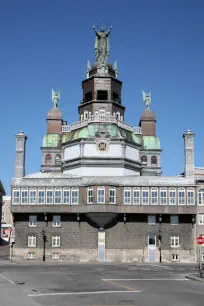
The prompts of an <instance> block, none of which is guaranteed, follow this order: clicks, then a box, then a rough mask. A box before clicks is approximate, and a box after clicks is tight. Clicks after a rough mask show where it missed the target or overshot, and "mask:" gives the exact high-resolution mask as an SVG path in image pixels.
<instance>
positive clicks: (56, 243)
mask: <svg viewBox="0 0 204 306" xmlns="http://www.w3.org/2000/svg"><path fill="white" fill-rule="evenodd" d="M52 246H53V247H60V236H52Z"/></svg>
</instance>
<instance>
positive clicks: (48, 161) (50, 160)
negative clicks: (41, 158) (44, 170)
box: [45, 154, 52, 165]
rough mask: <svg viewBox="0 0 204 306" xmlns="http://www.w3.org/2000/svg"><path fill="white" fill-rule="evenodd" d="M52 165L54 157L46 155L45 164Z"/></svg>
mask: <svg viewBox="0 0 204 306" xmlns="http://www.w3.org/2000/svg"><path fill="white" fill-rule="evenodd" d="M51 163H52V155H51V154H46V155H45V164H46V165H51Z"/></svg>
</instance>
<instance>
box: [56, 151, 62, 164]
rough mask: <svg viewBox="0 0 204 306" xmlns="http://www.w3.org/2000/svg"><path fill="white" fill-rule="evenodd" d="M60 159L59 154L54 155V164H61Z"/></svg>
mask: <svg viewBox="0 0 204 306" xmlns="http://www.w3.org/2000/svg"><path fill="white" fill-rule="evenodd" d="M61 160H62V156H61V154H57V155H56V156H55V164H56V165H60V164H61Z"/></svg>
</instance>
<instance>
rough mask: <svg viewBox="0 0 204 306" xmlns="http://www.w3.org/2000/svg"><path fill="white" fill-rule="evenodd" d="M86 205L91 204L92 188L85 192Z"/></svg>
mask: <svg viewBox="0 0 204 306" xmlns="http://www.w3.org/2000/svg"><path fill="white" fill-rule="evenodd" d="M87 203H88V204H93V187H89V188H88V190H87Z"/></svg>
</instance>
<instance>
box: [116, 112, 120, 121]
mask: <svg viewBox="0 0 204 306" xmlns="http://www.w3.org/2000/svg"><path fill="white" fill-rule="evenodd" d="M116 119H117V120H120V112H117V113H116Z"/></svg>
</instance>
